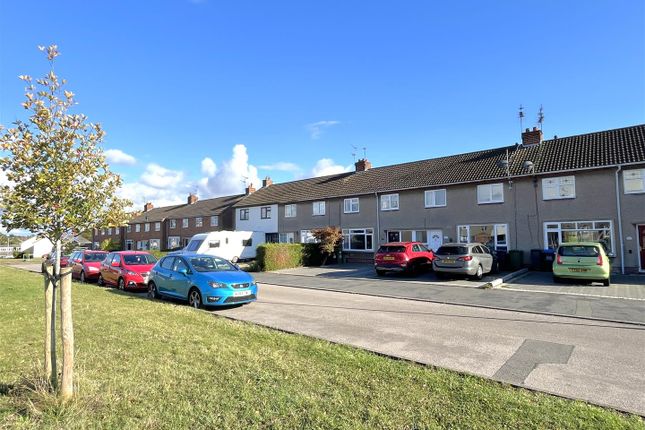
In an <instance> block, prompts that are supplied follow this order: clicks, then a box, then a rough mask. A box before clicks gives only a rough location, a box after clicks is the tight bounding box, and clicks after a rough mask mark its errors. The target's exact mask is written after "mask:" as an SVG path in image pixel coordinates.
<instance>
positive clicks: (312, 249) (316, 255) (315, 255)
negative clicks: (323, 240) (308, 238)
mask: <svg viewBox="0 0 645 430" xmlns="http://www.w3.org/2000/svg"><path fill="white" fill-rule="evenodd" d="M322 261H323V255H322V252H320V245H319V244H317V243H305V244H303V245H302V264H303V265H305V266H320V265H322Z"/></svg>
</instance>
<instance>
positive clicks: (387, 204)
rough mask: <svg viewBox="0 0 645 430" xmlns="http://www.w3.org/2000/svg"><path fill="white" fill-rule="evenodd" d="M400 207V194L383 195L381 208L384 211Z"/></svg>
mask: <svg viewBox="0 0 645 430" xmlns="http://www.w3.org/2000/svg"><path fill="white" fill-rule="evenodd" d="M398 209H399V195H398V194H385V195H383V196H381V210H382V211H396V210H398Z"/></svg>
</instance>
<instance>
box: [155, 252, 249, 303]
mask: <svg viewBox="0 0 645 430" xmlns="http://www.w3.org/2000/svg"><path fill="white" fill-rule="evenodd" d="M257 296H258V285H257V284H256V283H255V280H254V279H253V277H252V276H251V275H249V274H248V273H246V272H244V271H242V270H240V269H239V268H238V267H237V266H235V265H233V264H231V263H229V262H228V261H227V260H225V259H223V258H220V257H214V256H212V255H204V254H189V255H186V254H182V255H168V256H166V257H164V258H162V259H161V260H159V261H158V262H157V264H156V265H155V266H154V267H153V268H152V270H151V271H150V280H149V282H148V297H150V298H152V299H156V298H161V297H171V298H176V299H182V300H188V303H189V304H190V305H191V306H193V307H195V308H199V307H202V306H203V305H208V306H218V305H219V306H221V305H232V304H238V303H249V302H253V301H255V300H256V299H257Z"/></svg>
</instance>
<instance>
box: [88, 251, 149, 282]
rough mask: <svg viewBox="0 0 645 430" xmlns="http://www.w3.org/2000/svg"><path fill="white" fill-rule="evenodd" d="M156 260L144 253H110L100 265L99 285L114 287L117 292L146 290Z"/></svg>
mask: <svg viewBox="0 0 645 430" xmlns="http://www.w3.org/2000/svg"><path fill="white" fill-rule="evenodd" d="M156 262H157V259H156V258H155V257H154V255H152V254H150V253H148V252H144V251H119V252H111V253H109V254H108V256H107V257H105V260H103V263H102V264H101V269H100V274H99V280H98V284H99V285H115V286H117V287H119V290H125V289H126V288H127V289H130V288H132V289H134V288H139V289H147V288H148V276H149V275H150V269H152V266H154V265H155V263H156Z"/></svg>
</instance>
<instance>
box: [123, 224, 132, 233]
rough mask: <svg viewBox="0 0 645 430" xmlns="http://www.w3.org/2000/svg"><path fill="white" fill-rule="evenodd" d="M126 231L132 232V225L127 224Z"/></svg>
mask: <svg viewBox="0 0 645 430" xmlns="http://www.w3.org/2000/svg"><path fill="white" fill-rule="evenodd" d="M125 231H126V233H132V225H130V224H128V227H127V228H126V229H125Z"/></svg>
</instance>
